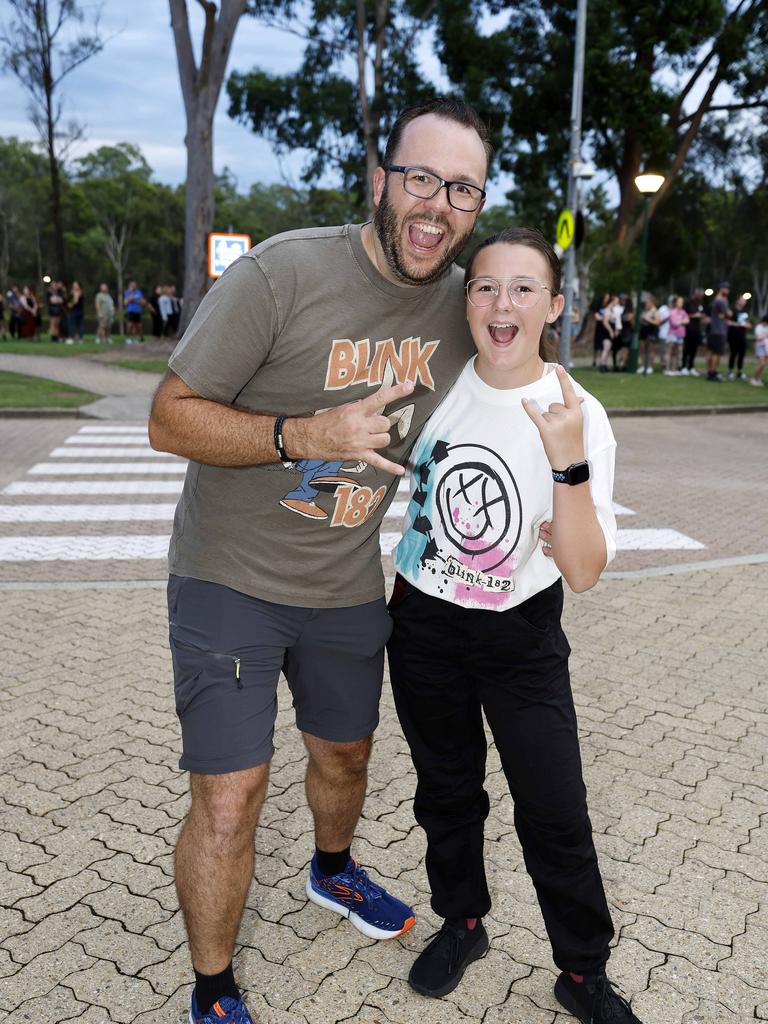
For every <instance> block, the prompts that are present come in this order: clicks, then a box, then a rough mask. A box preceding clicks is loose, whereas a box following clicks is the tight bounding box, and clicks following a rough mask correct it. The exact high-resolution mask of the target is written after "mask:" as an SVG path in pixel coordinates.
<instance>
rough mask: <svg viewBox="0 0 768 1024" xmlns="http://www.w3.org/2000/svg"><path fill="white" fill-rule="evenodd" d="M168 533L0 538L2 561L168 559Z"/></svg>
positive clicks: (0, 558) (0, 557) (0, 556)
mask: <svg viewBox="0 0 768 1024" xmlns="http://www.w3.org/2000/svg"><path fill="white" fill-rule="evenodd" d="M168 541H169V537H167V536H166V535H149V536H147V535H141V534H136V535H134V536H108V537H0V562H79V561H83V560H88V561H106V560H107V559H109V560H115V561H120V562H124V561H130V560H131V559H144V560H146V559H155V558H165V557H166V556H167V554H168Z"/></svg>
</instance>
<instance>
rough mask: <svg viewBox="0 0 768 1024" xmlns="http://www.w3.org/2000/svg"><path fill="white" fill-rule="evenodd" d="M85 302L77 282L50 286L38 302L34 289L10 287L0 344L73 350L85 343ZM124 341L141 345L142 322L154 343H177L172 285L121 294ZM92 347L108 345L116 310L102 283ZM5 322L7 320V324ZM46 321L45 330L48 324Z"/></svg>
mask: <svg viewBox="0 0 768 1024" xmlns="http://www.w3.org/2000/svg"><path fill="white" fill-rule="evenodd" d="M86 310H87V307H86V296H85V293H84V291H83V288H82V287H81V285H80V283H79V281H73V282H72V284H71V286H70V287H69V288H67V286H66V285H65V284H64V282H63V281H51V282H49V283H48V284H47V286H46V290H45V292H44V293H43V294H42V295H41V296H38V293H37V290H36V289H35V288H34V287H33V286H32V285H24V286H23V287H22V286H19V285H12V286H11V287H10V288H9V289H8V290H7V291H6V293H5V295H2V294H0V338H5V337H8V336H10V337H11V338H22V339H28V340H40V339H41V338H42V336H43V334H44V333H46V327H47V334H48V340H50V341H53V342H61V343H63V344H66V345H74V344H77V343H78V342H81V341H83V340H84V337H85V318H86ZM123 311H124V315H125V341H126V343H127V344H129V345H130V344H137V343H139V342H142V341H144V340H145V318H146V317H147V316H148V317H149V333H150V334H151V336H152V337H153V338H175V337H176V336H177V334H178V329H179V320H180V319H181V299H180V298H179V297H178V296H177V294H176V286H175V285H156V286H155V287H154V288H153V289H152V291H151V292H150V293H149V295H148V296H145V295H144V293H143V292H142V291H141V289H140V288H139V287H138V285H137V284H136V282H135V281H129V283H128V287H127V288H126V289H125V291H124V293H123ZM92 312H93V313H94V314H95V318H96V338H95V340H96V342H97V343H104V344H111V343H112V333H113V330H114V328H115V322H116V320H117V319H118V304H117V303H116V302H115V298H114V297H113V295H112V293H111V291H110V288H109V285H108V284H107V283H106V282H102V283H101V284H100V285H99V288H98V291H97V292H96V295H95V296H94V302H93V310H92ZM6 318H7V320H6ZM46 318H47V324H46Z"/></svg>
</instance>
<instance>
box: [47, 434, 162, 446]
mask: <svg viewBox="0 0 768 1024" xmlns="http://www.w3.org/2000/svg"><path fill="white" fill-rule="evenodd" d="M64 444H71V445H74V446H75V447H77V446H78V445H86V444H92V445H131V444H141V445H148V444H149V438H148V436H147V434H146V433H145V434H144V435H143V436H142V435H141V434H127V435H122V434H73V435H72V437H68V438H66V440H65V441H64Z"/></svg>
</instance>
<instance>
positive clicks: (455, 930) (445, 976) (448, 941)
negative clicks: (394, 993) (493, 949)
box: [408, 920, 488, 997]
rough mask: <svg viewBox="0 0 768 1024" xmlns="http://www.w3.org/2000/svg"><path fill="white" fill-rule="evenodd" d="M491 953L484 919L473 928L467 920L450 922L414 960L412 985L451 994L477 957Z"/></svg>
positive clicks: (430, 992) (429, 992)
mask: <svg viewBox="0 0 768 1024" xmlns="http://www.w3.org/2000/svg"><path fill="white" fill-rule="evenodd" d="M487 952H488V935H487V933H486V930H485V928H483V922H482V921H480V920H478V922H477V924H476V925H475V927H474V928H471V929H470V928H467V926H466V924H464V923H460V922H457V921H446V922H445V923H444V924H443V927H442V928H441V929H440V931H439V932H437V934H436V935H433V936H432V938H431V940H430V942H429V945H428V946H427V948H426V949H425V950H424V952H423V953H420V954H419V955H418V957H417V958H416V960H415V961H414V964H413V967H412V968H411V973H410V974H409V975H408V984H409V985H410V986H411V988H412V989H414V990H415V991H416V992H420V993H421V994H422V995H423V996H433V997H438V996H447V995H448V993H449V992H453V990H454V989H455V988H456V986H457V985H458V984H459V982H460V981H461V979H462V977H463V976H464V971H466V969H467V967H469V965H470V964H471V963H472V962H473V960H479V959H480V958H481V957H483V956H485V954H486V953H487Z"/></svg>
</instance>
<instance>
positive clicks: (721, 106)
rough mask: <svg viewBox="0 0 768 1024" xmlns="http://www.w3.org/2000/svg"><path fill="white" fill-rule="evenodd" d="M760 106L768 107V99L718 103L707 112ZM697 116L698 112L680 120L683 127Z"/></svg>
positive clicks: (748, 108)
mask: <svg viewBox="0 0 768 1024" xmlns="http://www.w3.org/2000/svg"><path fill="white" fill-rule="evenodd" d="M759 107H768V99H765V100H753V101H751V102H747V103H722V104H718V105H717V106H712V107H710V108H709V110H708V111H707V113H708V114H709V113H711V112H712V111H713V110H721V111H722V110H754V109H757V108H759ZM695 116H696V114H689V115H688V116H687V117H684V118H683V119H682V120H681V121H680V122H679V125H680V127H682V126H683V125H684V124H687V123H688V121H691V120H692V119H693V118H694V117H695Z"/></svg>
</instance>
